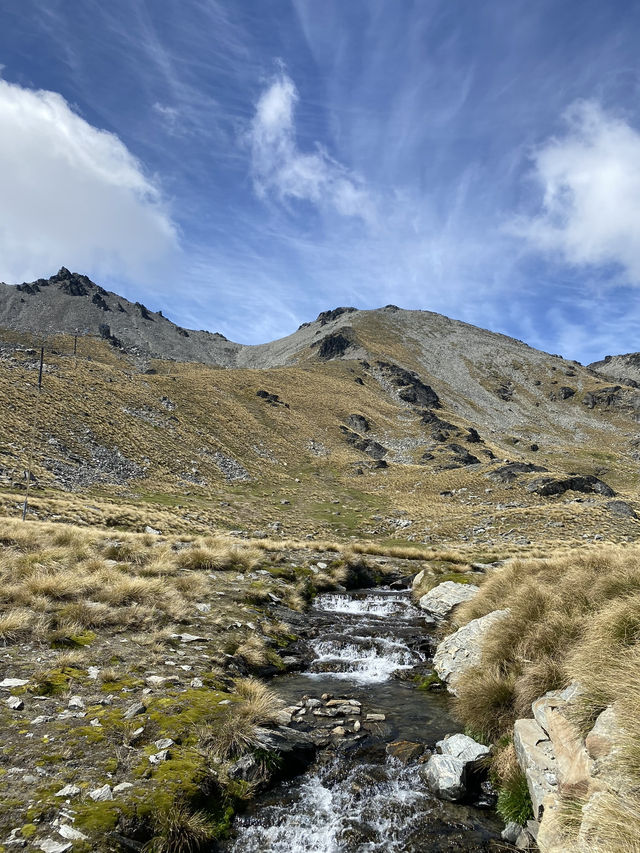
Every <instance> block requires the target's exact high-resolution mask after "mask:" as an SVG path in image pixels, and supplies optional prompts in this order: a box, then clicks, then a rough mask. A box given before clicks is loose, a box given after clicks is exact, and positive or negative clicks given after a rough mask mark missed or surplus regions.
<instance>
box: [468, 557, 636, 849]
mask: <svg viewBox="0 0 640 853" xmlns="http://www.w3.org/2000/svg"><path fill="white" fill-rule="evenodd" d="M504 607H509V609H510V615H509V616H508V617H507V618H505V619H504V620H502V621H501V622H498V623H496V625H495V626H494V628H493V629H492V631H491V633H490V634H489V636H488V637H487V639H486V641H485V642H484V644H483V649H482V651H483V659H482V664H481V665H480V666H478V667H475V668H473V669H472V670H470V671H468V672H467V673H466V674H465V675H464V676H463V677H462V678H461V679H460V681H459V682H458V684H457V686H456V689H457V692H458V698H457V700H456V709H457V712H458V714H459V716H460V717H461V718H462V719H463V720H464V721H465V722H466V723H467V724H468V725H469V726H470V728H472V729H474V730H475V731H478V732H481V733H483V734H484V735H485V736H487V737H489V738H491V739H494V740H495V739H497V738H499V737H500V736H503V735H508V733H509V732H510V729H511V726H512V724H513V721H514V719H515V718H517V717H521V716H525V717H526V716H531V702H532V701H533V700H535V699H536V698H537V697H539V696H541V695H542V694H544V693H545V692H546V691H547V690H550V689H554V688H561V687H564V686H566V685H567V684H569V683H570V682H577V683H578V684H579V686H580V693H579V698H578V701H577V703H576V704H575V705H574V706H573V707H572V711H571V713H572V717H573V718H574V720H575V722H576V723H577V724H578V725H579V727H580V728H581V730H582V731H583V733H586V732H587V731H589V729H590V728H591V727H592V726H593V723H594V722H595V719H596V718H597V716H598V715H599V714H600V712H601V711H603V710H604V709H605V708H606V707H608V706H613V707H614V709H615V712H616V721H617V729H616V732H615V735H614V738H615V740H614V753H613V756H614V758H613V761H614V762H615V770H616V773H617V774H618V776H619V777H620V778H621V779H623V780H624V784H623V785H622V788H621V790H620V791H614V790H605V791H603V792H600V793H598V794H596V795H595V796H594V797H593V798H592V799H591V800H590V801H589V806H588V808H587V809H586V810H585V811H584V812H583V811H582V804H581V803H576V802H573V801H571V802H569V801H567V802H565V803H564V804H563V806H562V808H561V809H560V812H559V815H558V821H559V824H560V825H561V826H562V827H564V830H565V831H566V832H567V833H569V834H571V833H573V834H574V835H575V832H577V829H578V828H579V826H580V822H581V821H583V824H582V830H581V833H582V835H584V833H585V832H586V833H587V835H586V836H585V837H584V838H582V841H581V842H580V843H581V844H582V845H583V846H582V847H581V848H580V849H584V850H585V851H586V850H589V851H597V853H614V851H618V853H622V852H623V851H624V853H629V851H635V852H636V853H637V851H640V842H639V841H638V839H639V838H640V796H639V795H638V791H639V790H640V715H639V714H638V708H640V547H639V546H637V545H630V546H628V547H611V546H606V547H599V548H591V549H585V550H584V551H582V552H574V553H573V554H571V555H563V556H557V557H553V558H550V559H547V560H528V561H522V560H521V561H515V562H513V563H512V564H510V565H507V566H506V567H505V568H504V569H503V570H501V571H499V572H496V573H495V574H493V575H492V576H491V577H489V578H488V579H487V581H486V582H485V583H484V585H483V586H482V587H481V590H480V592H479V594H478V595H477V596H476V598H475V599H473V600H472V601H470V602H468V603H466V604H463V605H461V607H460V608H459V609H458V611H457V613H456V622H457V623H458V624H464V623H466V622H467V621H469V620H470V619H473V618H477V617H478V616H482V615H484V614H485V613H488V612H490V611H492V610H495V609H499V608H500V609H501V608H504ZM585 827H586V828H585ZM581 837H582V836H581Z"/></svg>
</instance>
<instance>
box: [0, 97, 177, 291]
mask: <svg viewBox="0 0 640 853" xmlns="http://www.w3.org/2000/svg"><path fill="white" fill-rule="evenodd" d="M177 246H178V236H177V231H176V228H175V226H174V224H173V222H172V220H171V217H170V215H169V213H168V211H167V209H166V206H165V204H164V202H163V199H162V196H161V193H160V190H159V188H158V186H157V185H156V183H155V182H154V181H153V180H152V179H151V178H150V177H148V176H147V175H145V173H144V170H143V168H142V166H141V164H140V162H139V161H138V160H137V159H136V158H135V157H134V156H133V155H132V154H131V152H130V151H129V150H128V149H127V148H126V146H125V145H124V144H123V143H122V141H121V140H120V139H119V138H118V137H117V136H115V135H114V134H112V133H108V132H106V131H104V130H99V129H97V128H95V127H93V126H92V125H91V124H89V123H88V122H87V121H85V119H83V118H82V117H81V116H79V115H78V114H77V113H76V112H74V111H73V109H72V108H71V106H70V105H69V104H68V103H67V101H66V100H65V99H64V98H63V97H62V96H61V95H59V94H58V93H56V92H49V91H42V90H33V89H27V88H24V87H22V86H19V85H16V84H12V83H9V82H6V81H4V80H0V280H2V279H3V280H6V281H20V280H23V279H31V278H36V277H39V276H42V275H44V274H45V273H46V274H50V272H49V271H51V272H53V271H54V270H56V269H57V268H58V267H60V266H61V265H63V264H64V265H65V266H68V267H72V268H74V269H80V270H85V271H88V272H91V273H93V274H96V275H119V276H124V277H126V278H130V279H134V278H139V279H145V278H148V276H149V274H150V273H151V274H152V273H153V270H154V269H155V270H156V271H157V270H158V269H159V265H160V264H161V263H162V264H166V263H167V260H168V259H169V258H170V257H171V255H172V254H173V253H174V252H175V251H176V249H177Z"/></svg>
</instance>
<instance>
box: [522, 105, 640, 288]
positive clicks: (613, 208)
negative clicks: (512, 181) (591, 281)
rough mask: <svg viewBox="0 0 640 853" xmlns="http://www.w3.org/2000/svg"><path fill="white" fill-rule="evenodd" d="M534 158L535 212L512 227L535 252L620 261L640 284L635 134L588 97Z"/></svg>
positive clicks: (582, 260)
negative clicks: (537, 204) (538, 192)
mask: <svg viewBox="0 0 640 853" xmlns="http://www.w3.org/2000/svg"><path fill="white" fill-rule="evenodd" d="M565 120H566V125H567V127H566V132H565V133H564V134H563V135H562V136H558V137H553V138H551V139H549V140H548V141H547V142H546V143H545V144H544V145H542V146H541V147H540V148H538V150H537V151H535V153H534V155H533V164H534V173H533V177H534V180H535V182H536V183H537V185H538V186H539V188H540V189H541V190H542V194H543V196H542V202H541V206H540V209H539V210H538V212H537V213H536V214H535V215H534V216H532V217H530V218H528V219H520V220H518V221H516V222H515V224H514V229H513V230H514V231H515V233H517V234H519V235H520V236H522V237H524V238H526V240H527V241H528V242H529V243H530V244H531V245H532V246H533V247H534V248H536V249H540V250H542V251H545V252H550V253H559V254H560V256H561V257H562V259H563V260H565V261H566V262H568V263H570V264H575V265H592V264H593V265H603V264H615V265H619V266H620V267H621V268H622V270H623V271H624V274H625V276H626V277H627V278H628V280H629V281H630V282H632V283H634V284H640V133H639V132H638V131H637V130H635V129H634V128H633V127H631V126H630V125H629V124H628V123H627V122H626V121H624V120H623V119H621V118H618V117H616V116H614V115H611V114H608V113H607V112H606V111H605V110H604V109H603V108H602V107H601V106H600V105H599V104H598V103H596V102H594V101H578V102H576V103H574V104H573V105H572V106H571V107H570V109H569V110H568V111H567V112H566V114H565Z"/></svg>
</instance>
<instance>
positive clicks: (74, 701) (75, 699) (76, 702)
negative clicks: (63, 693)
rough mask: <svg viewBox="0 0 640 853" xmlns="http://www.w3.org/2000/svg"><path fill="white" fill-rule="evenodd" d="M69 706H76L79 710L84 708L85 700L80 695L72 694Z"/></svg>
mask: <svg viewBox="0 0 640 853" xmlns="http://www.w3.org/2000/svg"><path fill="white" fill-rule="evenodd" d="M67 708H74V709H76V710H78V711H83V710H84V702H83V701H82V697H80V696H72V697H71V698H70V699H69V701H68V702H67Z"/></svg>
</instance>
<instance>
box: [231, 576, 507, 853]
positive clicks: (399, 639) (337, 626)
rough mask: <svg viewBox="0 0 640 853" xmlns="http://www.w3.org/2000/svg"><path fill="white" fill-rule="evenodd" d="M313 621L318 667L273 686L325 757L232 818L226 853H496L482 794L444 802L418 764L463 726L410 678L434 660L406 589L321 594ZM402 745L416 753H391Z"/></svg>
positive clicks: (440, 697)
mask: <svg viewBox="0 0 640 853" xmlns="http://www.w3.org/2000/svg"><path fill="white" fill-rule="evenodd" d="M308 618H309V625H310V629H309V630H310V633H311V637H312V638H311V640H310V649H311V652H312V654H313V656H314V659H313V660H312V661H311V662H310V663H309V665H308V667H307V670H306V671H304V672H301V673H297V674H295V675H286V676H281V677H278V678H276V679H275V680H274V681H273V682H272V686H273V688H274V689H275V690H276V691H277V692H278V693H279V694H280V696H281V697H282V698H283V699H284V700H285V703H286V704H287V705H288V706H297V709H298V710H296V711H295V712H294V715H293V721H292V725H293V726H295V727H298V728H300V729H302V730H304V731H310V732H313V734H314V737H315V739H316V742H318V745H319V747H320V749H319V752H318V757H317V759H316V761H315V763H314V764H313V765H312V766H311V768H310V769H309V770H308V771H307V772H306V773H304V774H303V775H301V776H298V777H297V778H295V779H293V780H291V781H289V782H285V783H281V784H280V785H278V786H277V787H276V788H274V789H272V790H271V791H269V792H267V793H265V794H263V795H261V796H260V797H258V798H257V799H256V800H255V801H254V802H253V803H252V804H251V806H250V808H249V809H248V811H247V812H246V813H245V814H244V815H243V816H242V817H240V818H239V819H238V820H237V821H236V824H235V838H234V840H233V841H232V842H231V843H230V844H229V846H228V850H229V851H230V853H382V851H384V853H427V851H429V853H441V851H442V853H444V851H447V853H450V851H458V853H462V851H465V852H466V853H470V851H489V850H497V849H499V838H500V836H499V832H500V825H499V823H498V821H497V820H496V818H495V816H494V814H493V812H492V811H491V810H489V809H487V808H482V807H481V806H482V805H483V802H482V798H480V800H479V801H478V800H476V803H475V804H468V805H454V804H451V803H445V802H442V801H441V800H438V799H437V798H436V797H435V796H434V795H433V794H431V792H430V791H429V790H428V788H427V786H426V784H425V782H424V781H423V779H422V777H421V769H422V764H421V759H422V760H424V758H425V757H426V755H428V750H430V749H433V748H434V746H435V742H436V741H437V740H439V739H441V738H442V737H443V736H444V735H446V734H449V733H451V732H455V731H458V730H459V725H458V724H457V723H456V722H455V721H454V720H453V719H452V718H451V717H450V715H449V713H448V699H447V697H446V695H444V694H442V693H433V692H428V691H425V690H420V689H418V688H417V687H416V685H415V683H414V682H413V681H412V680H411V676H412V675H413V674H415V673H417V672H420V671H421V670H422V669H424V668H425V665H426V664H427V663H428V649H429V645H430V644H429V634H428V628H427V627H426V625H425V617H424V614H423V613H422V612H421V611H420V610H419V609H417V608H416V607H415V606H414V605H413V604H412V603H411V599H410V595H409V593H408V592H406V591H400V592H398V591H391V590H385V589H376V590H373V591H371V590H367V591H362V592H353V593H344V594H342V593H340V594H334V593H332V594H326V595H321V596H319V597H318V598H317V599H316V601H315V603H314V606H313V608H312V610H311V611H310V613H309V614H308ZM323 697H324V698H323ZM327 697H329V698H327ZM334 697H335V698H336V699H338V698H344V699H349V700H352V705H351V708H353V709H354V710H353V712H350V711H349V709H348V708H346V707H344V706H343V705H341V704H340V703H336V702H333V703H331V702H330V700H331V699H333V698H334ZM356 703H361V705H357V704H356ZM335 711H337V712H336V713H334V712H335ZM381 716H384V719H380V717H381ZM367 717H372V719H369V720H368V719H367ZM336 730H337V733H336ZM340 730H342V731H340ZM398 742H410V744H412V746H405V748H404V750H403V748H402V747H396V746H394V745H391V744H397V743H398ZM421 747H424V750H425V752H424V753H423V754H422V755H420V751H421ZM394 752H395V753H396V755H398V754H399V755H400V758H398V757H395V756H394V754H393V753H394ZM484 805H486V803H485V804H484Z"/></svg>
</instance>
